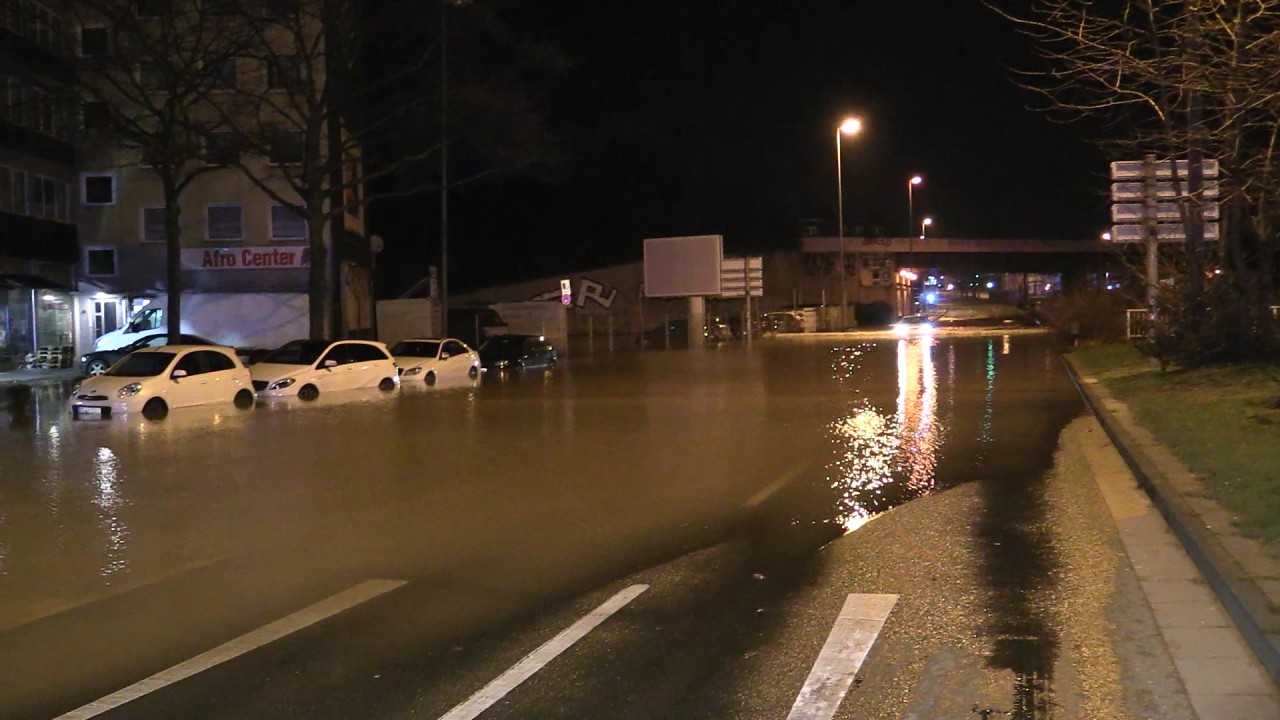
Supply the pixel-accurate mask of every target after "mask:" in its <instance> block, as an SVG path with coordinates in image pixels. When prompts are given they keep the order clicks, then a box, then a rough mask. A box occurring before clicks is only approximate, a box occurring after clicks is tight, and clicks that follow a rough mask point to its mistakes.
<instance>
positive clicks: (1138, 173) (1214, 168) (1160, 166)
mask: <svg viewBox="0 0 1280 720" xmlns="http://www.w3.org/2000/svg"><path fill="white" fill-rule="evenodd" d="M1200 167H1201V168H1202V169H1203V171H1204V176H1205V177H1206V178H1216V177H1218V161H1217V160H1215V159H1213V158H1206V159H1205V160H1204V161H1203V162H1202V163H1200ZM1189 170H1190V166H1189V165H1188V163H1187V161H1186V160H1179V161H1178V177H1180V178H1185V177H1187V172H1188V171H1189ZM1144 177H1146V171H1145V170H1144V168H1143V161H1141V160H1117V161H1115V162H1113V163H1111V179H1112V180H1141V179H1142V178H1144ZM1156 177H1157V178H1160V179H1161V180H1165V179H1168V178H1171V177H1173V165H1172V163H1170V162H1169V160H1168V159H1165V160H1157V161H1156Z"/></svg>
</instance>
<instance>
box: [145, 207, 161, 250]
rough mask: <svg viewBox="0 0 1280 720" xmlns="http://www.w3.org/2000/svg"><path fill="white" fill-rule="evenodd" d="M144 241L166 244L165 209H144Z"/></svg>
mask: <svg viewBox="0 0 1280 720" xmlns="http://www.w3.org/2000/svg"><path fill="white" fill-rule="evenodd" d="M142 241H143V242H149V243H162V242H164V208H162V207H153V208H143V209H142Z"/></svg>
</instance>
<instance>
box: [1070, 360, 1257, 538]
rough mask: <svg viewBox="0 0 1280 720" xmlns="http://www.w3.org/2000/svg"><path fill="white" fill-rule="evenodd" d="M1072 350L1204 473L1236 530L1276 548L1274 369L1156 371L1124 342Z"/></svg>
mask: <svg viewBox="0 0 1280 720" xmlns="http://www.w3.org/2000/svg"><path fill="white" fill-rule="evenodd" d="M1075 356H1076V358H1077V359H1078V360H1079V361H1080V362H1081V363H1082V364H1083V365H1084V366H1085V367H1086V368H1088V370H1089V371H1090V372H1091V373H1092V374H1094V375H1095V376H1096V377H1097V378H1098V379H1099V380H1100V381H1101V382H1102V383H1103V384H1104V385H1106V387H1107V389H1108V390H1109V391H1110V392H1111V393H1112V394H1113V395H1114V396H1115V397H1117V398H1118V399H1120V400H1123V401H1124V402H1125V403H1126V404H1128V406H1129V407H1130V408H1131V409H1132V410H1133V412H1134V413H1135V414H1136V416H1137V419H1138V420H1139V421H1140V422H1141V423H1142V424H1143V426H1145V427H1146V428H1148V429H1149V430H1150V431H1151V432H1152V433H1154V434H1155V435H1156V437H1157V438H1159V439H1160V441H1161V442H1163V443H1165V444H1166V445H1167V446H1168V447H1169V448H1171V449H1172V450H1173V451H1174V452H1175V453H1176V454H1177V455H1178V456H1179V457H1181V458H1182V460H1183V462H1185V463H1186V464H1187V466H1188V467H1189V468H1190V469H1191V470H1192V472H1194V473H1196V474H1197V475H1199V476H1200V477H1202V478H1203V479H1204V482H1205V489H1206V492H1207V493H1208V495H1209V496H1210V497H1212V498H1213V499H1216V500H1217V501H1218V502H1220V503H1222V505H1223V506H1224V507H1226V508H1227V509H1228V510H1229V511H1230V512H1231V513H1232V515H1233V516H1234V517H1235V518H1236V526H1237V528H1238V529H1239V530H1240V531H1241V532H1243V533H1244V534H1246V535H1249V536H1251V537H1256V538H1259V539H1262V540H1265V541H1266V543H1267V545H1268V547H1269V548H1270V549H1271V551H1272V552H1277V553H1280V442H1277V440H1280V368H1278V367H1275V366H1273V365H1243V364H1235V365H1218V366H1211V367H1203V368H1196V369H1186V370H1182V369H1180V370H1162V369H1161V368H1160V365H1159V364H1158V363H1153V361H1152V360H1151V359H1150V358H1149V357H1147V356H1145V355H1143V354H1142V353H1140V352H1139V351H1138V350H1137V349H1136V348H1135V347H1134V346H1133V345H1130V344H1107V345H1094V346H1091V347H1084V348H1080V349H1078V350H1077V351H1076V353H1075Z"/></svg>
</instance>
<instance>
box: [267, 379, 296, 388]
mask: <svg viewBox="0 0 1280 720" xmlns="http://www.w3.org/2000/svg"><path fill="white" fill-rule="evenodd" d="M293 383H294V379H293V378H285V379H283V380H277V381H275V382H273V383H271V384H270V385H268V386H267V389H268V390H283V389H285V388H287V387H289V386H290V385H292V384H293Z"/></svg>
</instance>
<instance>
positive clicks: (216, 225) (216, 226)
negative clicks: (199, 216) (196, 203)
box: [205, 205, 244, 242]
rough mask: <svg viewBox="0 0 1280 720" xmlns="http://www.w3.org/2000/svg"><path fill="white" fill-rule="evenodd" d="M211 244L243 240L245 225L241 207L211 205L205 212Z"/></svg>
mask: <svg viewBox="0 0 1280 720" xmlns="http://www.w3.org/2000/svg"><path fill="white" fill-rule="evenodd" d="M205 217H206V220H207V227H208V235H207V237H208V239H209V241H210V242H219V241H223V242H225V241H228V240H243V239H244V223H243V222H242V221H243V217H242V211H241V208H240V206H239V205H210V206H209V207H208V208H207V209H206V210H205Z"/></svg>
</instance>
